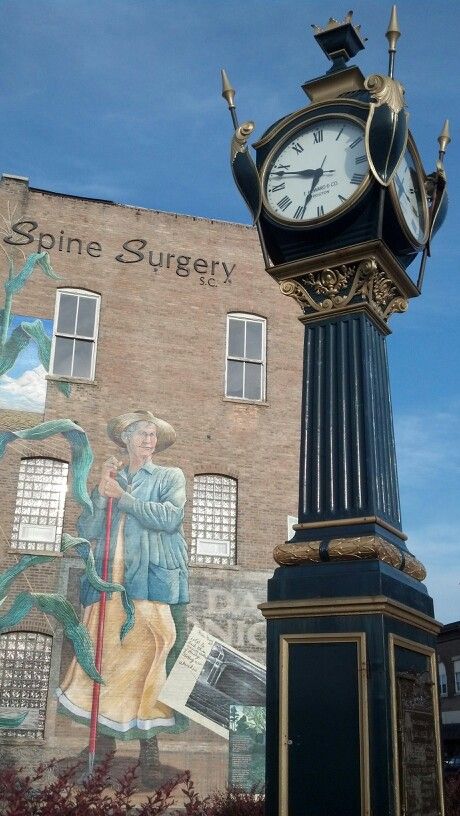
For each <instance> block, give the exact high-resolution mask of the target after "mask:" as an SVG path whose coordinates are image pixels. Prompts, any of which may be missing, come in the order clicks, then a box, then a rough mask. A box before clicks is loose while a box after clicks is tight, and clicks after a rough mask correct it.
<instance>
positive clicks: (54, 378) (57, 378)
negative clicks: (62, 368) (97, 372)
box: [45, 374, 97, 385]
mask: <svg viewBox="0 0 460 816" xmlns="http://www.w3.org/2000/svg"><path fill="white" fill-rule="evenodd" d="M45 379H47V380H51V382H67V383H80V384H82V385H97V380H85V379H84V378H83V377H61V376H58V375H57V374H47V375H46V378H45Z"/></svg>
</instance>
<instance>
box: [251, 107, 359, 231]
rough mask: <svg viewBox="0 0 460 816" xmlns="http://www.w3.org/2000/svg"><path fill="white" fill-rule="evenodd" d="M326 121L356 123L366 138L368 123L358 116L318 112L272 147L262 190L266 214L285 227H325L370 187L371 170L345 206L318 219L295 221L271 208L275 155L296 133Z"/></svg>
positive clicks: (351, 205) (263, 176)
mask: <svg viewBox="0 0 460 816" xmlns="http://www.w3.org/2000/svg"><path fill="white" fill-rule="evenodd" d="M325 119H345V120H347V121H349V122H354V123H355V124H357V125H358V126H359V127H360V128H361V129H362V131H363V137H364V136H365V132H366V123H365V122H363V121H362V119H359V118H358V117H357V116H352V115H351V114H349V113H340V112H337V111H331V112H330V113H324V112H323V113H319V112H318V113H317V115H316V116H313V117H312V118H311V119H308V121H306V122H305V121H303V122H302V123H301V124H298V125H296V127H294V128H293V129H292V130H290V131H289V133H288V134H287V135H286V136H284V137H283V138H282V139H280V140H279V142H277V143H276V144H275V145H274V146H273V147H272V149H271V150H270V153H269V154H268V156H267V158H266V159H265V161H264V163H263V165H262V168H261V176H260V180H261V188H262V201H263V205H264V209H265V212H266V213H267V215H268V217H269V218H270V219H272V220H273V221H277V222H278V223H279V224H282V225H283V226H290V227H291V226H292V227H297V228H298V229H302V228H303V229H305V228H306V227H312V226H317V225H318V224H320V225H323V224H327V223H329V222H330V221H335V219H336V218H337V217H338V216H342V215H343V214H344V213H345V212H347V210H349V209H350V208H351V207H353V205H354V204H355V203H356V201H357V200H358V198H361V196H362V195H363V193H364V192H365V191H366V190H367V188H368V187H369V185H370V182H371V178H372V174H371V170H370V168H369V170H368V173H367V176H366V178H365V179H364V181H362V182H361V184H360V185H359V187H357V188H356V190H355V192H354V193H352V194H351V196H350V197H349V198H347V200H346V201H345V202H344V203H343V204H340V205H339V206H338V207H335V208H334V209H333V210H331V212H329V213H327V214H326V215H320V216H317V217H316V218H308V219H305V221H298V220H296V219H293V218H285V217H284V216H281V215H278V213H275V212H274V211H273V210H272V208H271V206H270V203H269V201H268V198H267V196H266V193H265V190H266V179H267V175H268V172H269V169H270V167H271V166H272V164H273V158H274V155H275V154H276V153H279V151H280V150H281V149H282V148H283V145H285V144H287V143H288V142H290V141H291V139H293V138H294V137H295V135H296V133H298V132H299V131H300V130H306V129H307V128H309V127H310V126H311V125H314V123H315V122H319V121H324V120H325Z"/></svg>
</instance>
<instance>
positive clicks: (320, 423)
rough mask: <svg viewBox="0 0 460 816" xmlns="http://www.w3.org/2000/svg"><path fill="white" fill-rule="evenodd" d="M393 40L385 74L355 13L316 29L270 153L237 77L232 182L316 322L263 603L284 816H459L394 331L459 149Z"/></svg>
mask: <svg viewBox="0 0 460 816" xmlns="http://www.w3.org/2000/svg"><path fill="white" fill-rule="evenodd" d="M386 36H387V39H388V43H389V67H388V74H387V75H381V74H371V75H370V76H368V77H364V76H363V74H362V73H361V71H360V70H359V68H358V67H356V66H350V65H348V63H349V61H350V60H351V59H352V58H353V57H355V56H356V54H357V53H358V52H359V51H360V50H361V49H363V48H364V39H363V37H362V35H361V31H360V27H359V26H356V25H354V23H353V21H352V13H351V12H349V14H348V15H347V17H346V18H345V20H344V21H337V20H334V19H332V18H331V19H330V20H329V22H328V23H327V25H326V26H324V27H319V26H314V37H315V40H316V42H317V43H318V45H319V46H320V48H321V49H322V51H323V52H324V53H325V55H326V56H327V58H328V59H329V60H330V61H331V62H332V65H331V67H330V68H329V70H328V71H327V72H326V73H325V74H323V75H322V76H319V77H317V78H315V79H312V80H310V81H308V82H306V83H305V84H304V85H303V86H302V88H303V91H304V92H305V93H306V95H307V96H308V98H309V100H310V102H309V104H307V105H306V106H305V107H303V108H301V109H300V110H298V111H295V112H294V113H291V114H289V115H287V116H284V117H282V118H281V119H279V120H278V121H277V122H276V123H275V124H273V125H272V126H270V127H269V128H268V129H267V130H266V131H265V133H264V134H263V135H262V136H261V137H260V138H259V139H258V140H257V141H256V142H255V144H254V148H255V151H256V155H255V161H254V160H253V158H252V157H251V154H250V152H249V149H248V146H247V141H248V139H249V137H250V136H251V134H252V132H253V130H254V124H253V123H252V122H245V123H244V124H243V125H241V126H240V125H239V124H238V120H237V117H236V109H235V102H234V98H235V91H234V89H233V88H232V87H231V85H230V82H229V80H228V77H227V75H226V73H225V72H223V96H224V97H225V98H226V100H227V102H228V105H229V108H230V112H231V114H232V120H233V124H234V128H235V132H234V135H233V138H232V144H231V164H232V171H233V175H234V179H235V182H236V184H237V186H238V189H239V190H240V192H241V194H242V195H243V197H244V199H245V201H246V203H247V204H248V206H249V208H250V210H251V212H252V214H253V217H254V222H255V224H256V227H257V230H258V234H259V238H260V242H261V247H262V251H263V254H264V259H265V263H266V271H267V272H268V274H269V275H270V276H271V277H272V278H273V279H274V280H275V281H276V283H277V284H278V285H279V288H280V290H281V293H282V294H283V295H285V296H288V297H291V298H292V299H293V300H294V301H296V302H297V304H298V307H300V315H299V319H300V320H301V321H302V322H303V323H304V325H305V340H304V366H303V383H302V412H301V443H300V469H299V509H298V522H297V524H296V525H295V526H294V535H293V537H292V538H291V539H290V540H289V541H286V542H274V543H275V548H274V558H275V561H276V562H277V564H278V568H277V569H276V571H275V573H274V576H273V578H272V579H271V580H270V581H269V586H268V599H267V602H266V603H264V604H262V605H261V610H262V613H263V615H264V616H265V618H266V620H267V686H268V690H267V778H266V796H267V800H266V814H267V816H305V814H307V813H308V814H318V816H319V815H320V814H321V816H343V815H344V814H347V816H348V815H349V816H365V815H366V814H367V815H369V814H372V816H400V815H401V816H402V815H403V814H406V813H407V814H409V813H413V814H414V816H415V814H421V816H422V814H423V816H431V814H432V815H433V816H435V814H441V813H443V801H442V770H441V751H440V736H439V716H438V699H437V675H436V663H435V643H436V635H437V633H438V631H439V628H440V627H439V625H438V624H437V622H436V621H435V619H434V616H433V604H432V600H431V598H430V597H429V595H428V593H427V590H426V587H425V586H424V584H423V583H422V582H423V579H424V578H425V575H426V572H425V569H424V567H423V565H422V564H421V563H420V561H419V560H418V559H417V558H416V556H415V555H414V554H413V553H412V552H411V550H410V546H408V543H407V536H406V534H405V533H404V530H403V527H402V522H401V513H400V504H399V491H398V478H397V469H396V456H395V442H394V432H393V418H392V410H391V400H390V387H389V374H388V365H387V356H386V337H387V335H388V334H389V333H390V329H389V326H388V321H389V318H390V317H392V315H393V314H394V313H397V312H404V311H405V310H406V309H407V307H408V302H409V300H410V299H411V298H415V297H418V296H419V295H420V294H421V289H422V285H423V276H424V271H425V263H426V258H427V256H428V255H429V253H430V241H431V238H432V236H433V234H434V232H435V231H436V230H437V229H438V228H439V226H440V225H441V223H442V220H443V218H444V216H445V212H446V208H447V193H446V177H445V172H444V166H443V159H444V154H445V151H446V147H447V144H448V143H449V141H450V137H449V130H448V124H447V123H446V124H445V125H444V128H443V131H442V133H441V135H440V137H439V139H438V141H439V147H440V150H439V156H438V161H437V164H436V169H435V171H434V172H433V173H431V174H430V175H427V174H426V173H425V171H424V168H423V165H422V162H421V159H420V156H419V154H418V150H417V146H416V143H415V140H414V138H413V136H412V134H411V132H410V131H409V130H408V124H407V112H406V106H405V99H404V88H403V86H402V85H401V83H400V82H399V81H398V80H397V79H396V78H395V75H394V74H395V54H396V45H397V41H398V38H399V36H400V31H399V26H398V20H397V15H396V8H395V7H393V10H392V13H391V19H390V25H389V28H388V31H387V33H386ZM419 254H420V257H421V262H420V267H419V271H418V274H417V275H416V276H412V275H411V274H410V273H409V271H408V269H409V267H410V265H411V264H412V263H413V262H414V261H415V259H416V257H417V256H418V255H419ZM267 475H268V476H269V474H267Z"/></svg>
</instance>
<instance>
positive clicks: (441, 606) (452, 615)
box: [408, 521, 460, 623]
mask: <svg viewBox="0 0 460 816" xmlns="http://www.w3.org/2000/svg"><path fill="white" fill-rule="evenodd" d="M459 541H460V534H459V530H458V525H457V523H456V522H455V521H452V523H450V522H442V523H439V524H426V525H422V526H420V527H418V528H417V529H415V530H413V531H411V535H410V540H409V541H408V545H409V549H410V550H411V552H413V553H414V555H415V556H416V557H417V558H419V559H420V561H422V563H423V564H424V566H425V567H426V571H427V577H426V580H425V584H426V586H427V589H428V592H429V594H430V595H431V597H432V598H433V600H434V613H435V617H436V618H437V619H438V620H440V621H441V623H451V622H452V621H457V620H460V546H459Z"/></svg>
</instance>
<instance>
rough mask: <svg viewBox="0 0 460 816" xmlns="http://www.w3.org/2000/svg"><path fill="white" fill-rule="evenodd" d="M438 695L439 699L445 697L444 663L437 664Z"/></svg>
mask: <svg viewBox="0 0 460 816" xmlns="http://www.w3.org/2000/svg"><path fill="white" fill-rule="evenodd" d="M438 674H439V693H440V695H441V697H447V674H446V667H445V665H444V663H438Z"/></svg>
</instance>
